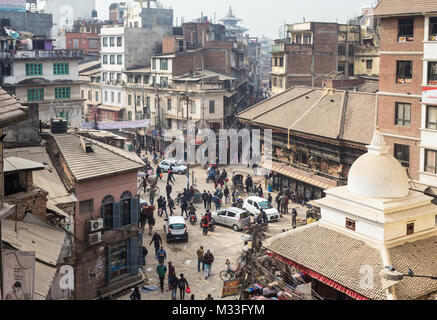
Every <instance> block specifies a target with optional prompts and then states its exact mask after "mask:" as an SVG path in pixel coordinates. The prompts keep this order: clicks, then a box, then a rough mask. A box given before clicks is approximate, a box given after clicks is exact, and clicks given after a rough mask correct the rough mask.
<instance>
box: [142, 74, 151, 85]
mask: <svg viewBox="0 0 437 320" xmlns="http://www.w3.org/2000/svg"><path fill="white" fill-rule="evenodd" d="M143 81H144V84H149V81H150V79H149V76H144V77H143Z"/></svg>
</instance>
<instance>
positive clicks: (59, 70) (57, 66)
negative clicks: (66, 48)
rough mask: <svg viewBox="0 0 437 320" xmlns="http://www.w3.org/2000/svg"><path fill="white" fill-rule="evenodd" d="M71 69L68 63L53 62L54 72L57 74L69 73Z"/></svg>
mask: <svg viewBox="0 0 437 320" xmlns="http://www.w3.org/2000/svg"><path fill="white" fill-rule="evenodd" d="M69 71H70V70H69V64H68V63H54V64H53V74H54V75H55V76H57V75H64V74H69Z"/></svg>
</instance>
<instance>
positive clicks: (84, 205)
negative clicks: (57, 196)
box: [79, 199, 94, 214]
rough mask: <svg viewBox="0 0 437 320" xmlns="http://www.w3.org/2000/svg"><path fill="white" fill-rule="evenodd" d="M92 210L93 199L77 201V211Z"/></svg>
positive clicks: (85, 211)
mask: <svg viewBox="0 0 437 320" xmlns="http://www.w3.org/2000/svg"><path fill="white" fill-rule="evenodd" d="M93 211H94V201H93V199H90V200H85V201H80V202H79V213H80V214H84V213H90V212H93Z"/></svg>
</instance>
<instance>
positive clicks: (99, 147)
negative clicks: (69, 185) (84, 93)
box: [53, 134, 145, 181]
mask: <svg viewBox="0 0 437 320" xmlns="http://www.w3.org/2000/svg"><path fill="white" fill-rule="evenodd" d="M53 137H54V139H55V141H56V143H57V145H58V148H59V150H60V151H61V153H62V156H63V157H64V159H65V161H66V163H67V166H68V168H69V169H70V171H71V173H72V174H73V176H74V177H75V179H76V181H83V180H89V179H93V178H97V177H103V176H109V175H114V174H117V173H122V172H128V171H135V170H139V169H141V168H143V167H144V166H145V164H144V162H143V161H142V160H141V159H140V158H138V156H137V155H136V154H135V153H133V152H127V151H124V150H122V149H120V148H116V147H113V146H110V145H107V144H104V143H100V142H97V141H95V140H92V139H87V138H83V139H84V140H85V141H89V142H91V143H92V149H93V152H90V153H86V152H85V151H84V150H83V149H82V146H81V144H80V137H79V136H77V135H74V134H59V135H53Z"/></svg>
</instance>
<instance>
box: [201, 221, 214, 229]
mask: <svg viewBox="0 0 437 320" xmlns="http://www.w3.org/2000/svg"><path fill="white" fill-rule="evenodd" d="M200 227H201V228H202V221H200ZM214 229H215V222H214V219H211V221H210V222H209V225H208V231H214Z"/></svg>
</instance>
